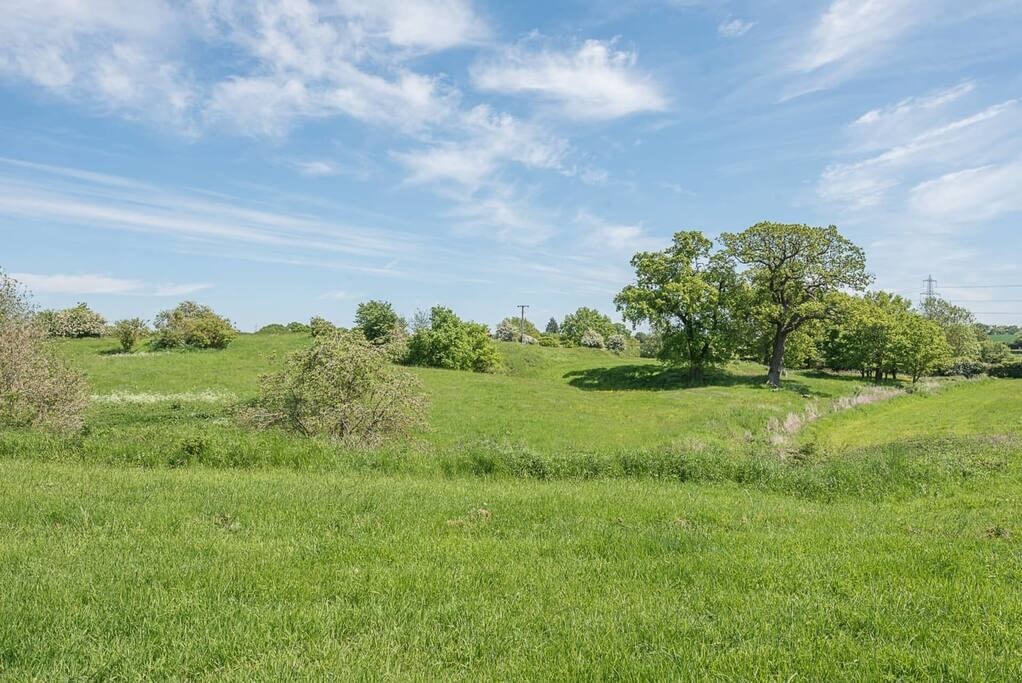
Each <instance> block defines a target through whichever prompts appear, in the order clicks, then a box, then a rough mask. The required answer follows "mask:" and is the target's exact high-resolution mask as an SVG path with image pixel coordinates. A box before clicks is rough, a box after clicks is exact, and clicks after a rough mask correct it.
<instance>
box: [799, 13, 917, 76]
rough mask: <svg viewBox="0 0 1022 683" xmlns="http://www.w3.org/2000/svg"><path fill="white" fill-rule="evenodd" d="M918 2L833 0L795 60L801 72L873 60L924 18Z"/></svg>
mask: <svg viewBox="0 0 1022 683" xmlns="http://www.w3.org/2000/svg"><path fill="white" fill-rule="evenodd" d="M925 10H926V7H925V3H924V2H921V1H920V0H833V2H832V3H831V4H830V6H829V7H828V8H827V11H826V12H825V13H824V14H823V16H821V17H820V19H819V21H817V23H816V25H815V26H814V27H813V30H812V32H811V34H810V38H809V46H808V49H807V50H804V51H803V53H802V55H801V56H800V57H799V59H798V61H797V64H796V66H797V68H798V69H799V70H801V71H815V70H817V69H820V68H821V67H824V66H828V65H833V64H836V63H839V62H843V61H847V60H851V61H859V60H865V59H872V58H875V56H876V53H877V52H878V51H879V50H881V49H883V48H885V47H886V46H887V45H888V44H890V43H891V42H893V41H894V40H895V39H896V38H898V37H899V36H901V35H902V34H904V33H905V32H906V31H908V30H909V29H910V28H912V27H913V26H914V25H916V24H917V23H919V22H920V21H922V20H923V19H924V18H925V16H926V11H925Z"/></svg>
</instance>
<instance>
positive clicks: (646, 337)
mask: <svg viewBox="0 0 1022 683" xmlns="http://www.w3.org/2000/svg"><path fill="white" fill-rule="evenodd" d="M635 337H636V339H638V340H639V356H641V357H642V358H659V357H660V350H661V349H662V348H663V341H662V340H661V338H660V335H659V334H646V333H645V332H639V333H637V334H636V335H635Z"/></svg>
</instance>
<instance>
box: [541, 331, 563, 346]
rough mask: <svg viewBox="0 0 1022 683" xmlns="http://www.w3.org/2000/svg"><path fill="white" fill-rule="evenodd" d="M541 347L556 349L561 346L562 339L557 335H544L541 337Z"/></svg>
mask: <svg viewBox="0 0 1022 683" xmlns="http://www.w3.org/2000/svg"><path fill="white" fill-rule="evenodd" d="M539 345H540V346H549V347H556V346H560V345H561V337H560V335H557V334H542V335H540V337H539Z"/></svg>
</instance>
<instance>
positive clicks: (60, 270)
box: [0, 0, 1022, 329]
mask: <svg viewBox="0 0 1022 683" xmlns="http://www.w3.org/2000/svg"><path fill="white" fill-rule="evenodd" d="M0 10H2V15H3V16H4V21H3V22H2V24H0V102H2V110H0V112H2V113H0V236H2V243H0V244H2V246H0V267H2V268H4V269H5V270H6V271H7V272H8V273H13V274H15V276H16V277H18V278H19V279H21V280H23V281H24V282H25V283H26V284H28V285H29V286H30V287H31V289H32V290H33V291H34V292H35V295H36V299H37V301H38V303H39V304H41V305H44V306H64V305H70V304H73V303H74V302H76V301H78V300H85V301H88V302H89V303H90V304H92V305H93V306H94V307H95V308H96V309H97V310H99V311H100V312H102V313H103V314H105V315H106V316H107V317H109V318H111V319H113V318H120V317H126V316H135V315H138V316H142V317H147V318H152V316H153V315H154V314H155V312H157V311H159V310H161V309H163V308H167V307H169V306H171V305H173V304H175V303H176V302H177V301H179V300H181V299H184V298H192V299H196V300H199V301H202V302H205V303H209V304H211V305H213V306H214V307H215V308H217V309H219V310H221V311H222V312H223V313H225V314H227V315H228V317H230V318H232V319H233V320H234V321H235V322H237V323H238V324H239V325H240V326H241V327H242V328H243V329H252V328H253V327H255V326H257V325H260V324H264V323H268V322H274V321H288V320H293V319H299V320H300V319H307V318H309V317H310V316H311V315H324V316H326V317H328V318H330V319H333V320H335V321H337V322H339V323H342V324H343V323H346V322H348V321H350V319H351V316H352V313H353V311H354V308H355V306H356V305H357V304H358V302H359V301H362V300H366V299H369V298H383V299H387V300H390V301H392V302H393V303H394V304H395V306H396V307H397V308H398V309H399V310H400V311H402V312H404V313H406V314H408V315H410V314H411V313H413V312H414V311H415V310H416V309H419V308H426V307H429V306H431V305H433V304H437V303H441V304H445V305H449V306H451V307H453V308H454V309H455V310H456V311H457V312H459V313H460V314H462V315H463V316H465V317H469V318H473V319H477V320H481V321H484V322H488V323H491V324H492V323H494V322H496V321H498V320H499V319H500V318H502V317H504V316H505V315H510V314H513V313H514V312H515V310H516V309H515V306H516V304H519V303H526V304H530V305H531V309H530V317H531V318H533V319H534V320H536V321H537V322H539V323H541V324H542V322H543V321H545V320H546V319H547V318H548V317H549V316H551V315H553V316H557V317H558V318H559V317H561V316H562V315H563V314H564V313H566V312H569V311H571V310H573V309H575V308H576V307H578V306H580V305H588V306H593V307H596V308H599V309H601V310H604V311H605V312H607V313H612V312H613V305H612V303H611V300H612V298H613V295H614V293H615V292H617V291H618V290H619V289H620V288H621V287H622V286H623V285H625V284H626V283H627V282H628V281H629V278H630V270H629V266H628V259H629V258H630V256H631V255H632V254H633V253H634V252H635V251H637V250H640V249H656V248H661V247H663V246H664V245H666V243H667V241H668V240H669V238H670V235H671V234H672V233H673V232H674V231H676V230H679V229H700V230H703V231H705V232H706V233H708V234H710V235H716V234H718V233H720V232H722V231H735V230H741V229H743V228H745V227H747V226H749V225H751V224H753V223H755V222H757V221H760V220H775V221H784V222H801V223H809V224H815V225H827V224H836V225H838V226H839V228H840V229H841V230H842V231H843V232H844V233H845V234H846V235H847V236H849V237H850V238H852V239H853V240H854V241H856V242H857V243H859V244H860V245H862V246H863V247H864V248H866V250H867V254H868V256H869V264H870V269H871V270H872V271H873V272H874V273H875V274H876V276H877V286H879V287H883V288H886V289H889V290H893V291H897V292H900V293H902V294H905V295H907V296H911V297H913V298H915V297H917V296H918V292H919V291H920V290H921V288H922V280H923V278H925V277H926V276H927V275H928V274H930V273H932V274H933V276H934V277H935V278H937V280H938V282H939V285H938V288H939V289H940V290H941V291H942V292H944V293H945V294H946V295H947V296H948V297H949V298H950V299H952V300H955V301H960V302H963V303H967V304H968V305H969V306H970V307H971V308H973V309H974V310H976V311H977V312H980V313H981V315H980V319H981V320H984V321H987V322H995V321H1002V322H1016V323H1019V322H1022V303H1015V302H1014V301H1011V300H1012V299H1022V287H1017V288H1014V289H1012V288H1008V287H1002V288H992V287H987V285H1022V265H1020V252H1022V249H1020V247H1022V239H1020V228H1019V225H1020V223H1019V221H1020V216H1022V101H1020V100H1019V98H1020V96H1022V68H1020V66H1022V40H1019V36H1020V35H1022V2H1019V1H1017V0H977V1H973V2H969V3H962V2H958V1H957V0H860V1H858V2H854V1H852V0H830V1H826V0H825V1H823V2H809V1H806V2H799V3H794V2H780V1H778V0H760V1H751V0H750V1H747V2H745V1H738V0H735V1H727V0H705V1H702V2H700V1H699V0H648V1H645V2H640V1H638V0H635V1H629V0H616V1H613V2H611V1H609V0H587V1H584V2H583V1H581V0H579V1H577V2H576V1H573V0H564V1H561V2H556V3H551V2H514V3H509V2H495V1H493V0H322V1H319V2H316V1H314V0H279V1H277V2H261V1H258V0H191V1H187V0H181V1H179V2H161V1H158V0H148V1H146V0H92V1H91V2H76V1H73V0H38V1H36V2H32V3H26V2H20V1H19V0H0Z"/></svg>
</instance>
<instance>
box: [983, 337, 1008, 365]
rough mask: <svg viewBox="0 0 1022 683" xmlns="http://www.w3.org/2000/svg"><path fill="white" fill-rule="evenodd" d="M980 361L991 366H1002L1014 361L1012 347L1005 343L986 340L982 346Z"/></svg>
mask: <svg viewBox="0 0 1022 683" xmlns="http://www.w3.org/2000/svg"><path fill="white" fill-rule="evenodd" d="M979 359H980V360H981V361H983V362H984V363H988V364H990V365H1001V364H1002V363H1010V362H1011V361H1012V353H1011V347H1010V346H1008V345H1007V344H1005V343H1004V342H999V341H994V340H992V339H985V340H983V343H982V344H981V346H980V351H979Z"/></svg>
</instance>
